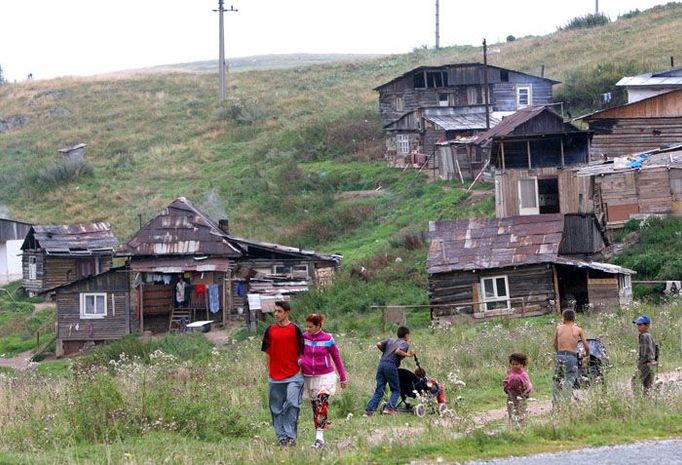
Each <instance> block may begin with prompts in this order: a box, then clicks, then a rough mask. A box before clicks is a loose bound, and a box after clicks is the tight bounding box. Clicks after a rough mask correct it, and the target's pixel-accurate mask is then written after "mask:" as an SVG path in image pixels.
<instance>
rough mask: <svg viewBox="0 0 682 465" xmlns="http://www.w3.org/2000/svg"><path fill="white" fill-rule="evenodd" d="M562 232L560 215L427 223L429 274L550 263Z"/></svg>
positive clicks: (554, 257) (556, 251)
mask: <svg viewBox="0 0 682 465" xmlns="http://www.w3.org/2000/svg"><path fill="white" fill-rule="evenodd" d="M563 231H564V216H563V215H561V214H549V215H531V216H513V217H507V218H477V219H468V220H455V221H437V222H430V223H429V235H430V238H431V245H430V247H429V255H428V259H427V268H428V272H429V273H442V272H446V271H455V270H479V269H491V268H503V267H507V266H514V265H529V264H534V263H552V262H554V261H555V260H556V257H557V256H558V252H559V244H560V242H561V238H562V235H563Z"/></svg>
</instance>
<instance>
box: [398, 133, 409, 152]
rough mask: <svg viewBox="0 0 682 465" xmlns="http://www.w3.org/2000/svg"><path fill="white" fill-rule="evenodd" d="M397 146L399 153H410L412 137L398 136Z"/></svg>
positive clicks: (406, 135)
mask: <svg viewBox="0 0 682 465" xmlns="http://www.w3.org/2000/svg"><path fill="white" fill-rule="evenodd" d="M395 144H396V148H397V149H398V153H403V154H405V153H410V135H409V134H396V136H395Z"/></svg>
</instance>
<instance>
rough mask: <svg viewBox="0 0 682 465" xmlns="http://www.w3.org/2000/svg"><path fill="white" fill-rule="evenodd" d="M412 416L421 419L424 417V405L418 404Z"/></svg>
mask: <svg viewBox="0 0 682 465" xmlns="http://www.w3.org/2000/svg"><path fill="white" fill-rule="evenodd" d="M414 414H415V415H417V416H418V417H419V418H421V417H423V416H424V415H426V407H424V404H419V405H417V406H416V407H415V408H414Z"/></svg>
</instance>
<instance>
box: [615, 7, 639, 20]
mask: <svg viewBox="0 0 682 465" xmlns="http://www.w3.org/2000/svg"><path fill="white" fill-rule="evenodd" d="M641 13H642V12H641V11H639V9H638V8H635V9H634V10H631V11H628V12H627V13H623V14H622V15H620V16H619V17H618V19H621V18H622V19H630V18H634V17H635V16H639V15H640V14H641Z"/></svg>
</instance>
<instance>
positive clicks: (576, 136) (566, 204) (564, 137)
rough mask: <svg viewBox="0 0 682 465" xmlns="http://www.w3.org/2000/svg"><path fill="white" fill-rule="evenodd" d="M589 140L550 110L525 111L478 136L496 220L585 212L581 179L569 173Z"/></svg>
mask: <svg viewBox="0 0 682 465" xmlns="http://www.w3.org/2000/svg"><path fill="white" fill-rule="evenodd" d="M589 140H590V136H589V133H588V132H587V131H582V130H580V129H578V128H577V127H575V126H573V125H572V124H570V123H566V122H564V120H563V118H562V117H561V116H560V115H558V114H557V113H556V112H554V111H553V110H552V109H551V108H550V107H547V106H540V107H529V108H525V109H522V110H519V111H517V112H516V113H514V114H513V115H510V116H507V117H505V118H503V119H502V121H501V122H500V123H499V124H498V125H497V126H495V127H494V128H491V129H490V130H489V131H486V132H484V133H483V134H480V135H479V136H478V137H477V139H476V141H475V144H476V145H481V146H486V147H489V151H490V164H491V165H492V166H493V168H494V171H495V215H496V216H497V217H498V218H503V217H506V216H517V215H538V214H541V215H542V214H547V213H586V212H590V211H591V205H590V204H589V203H588V202H587V201H586V199H584V198H583V197H581V196H580V193H581V192H582V191H584V189H581V187H582V186H581V181H582V182H584V181H583V180H581V179H580V178H578V177H577V176H576V173H575V171H574V170H572V169H569V168H570V167H574V166H577V165H582V164H586V163H587V161H588V152H589Z"/></svg>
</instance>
